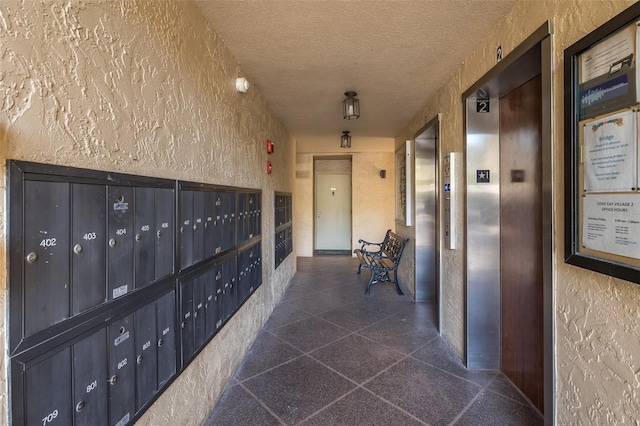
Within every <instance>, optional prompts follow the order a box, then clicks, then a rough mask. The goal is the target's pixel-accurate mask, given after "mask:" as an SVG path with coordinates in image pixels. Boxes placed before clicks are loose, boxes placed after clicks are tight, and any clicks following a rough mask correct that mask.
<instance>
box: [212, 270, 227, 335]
mask: <svg viewBox="0 0 640 426" xmlns="http://www.w3.org/2000/svg"><path fill="white" fill-rule="evenodd" d="M222 269H223V268H222V265H218V266H216V267H215V269H214V271H215V277H214V278H215V283H216V297H215V301H216V306H217V309H216V329H220V327H222V324H224V301H225V297H224V296H225V292H224V279H223V276H222Z"/></svg>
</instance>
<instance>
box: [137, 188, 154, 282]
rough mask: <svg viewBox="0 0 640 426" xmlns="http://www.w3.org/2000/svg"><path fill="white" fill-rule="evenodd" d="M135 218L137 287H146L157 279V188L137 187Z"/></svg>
mask: <svg viewBox="0 0 640 426" xmlns="http://www.w3.org/2000/svg"><path fill="white" fill-rule="evenodd" d="M135 192H136V193H135V196H136V202H135V219H134V235H135V236H134V239H135V242H134V256H135V258H134V259H135V261H134V270H135V283H134V284H135V287H136V288H140V287H145V286H147V285H149V284H151V282H152V281H153V280H154V279H155V275H156V271H155V268H156V266H155V252H156V250H155V238H154V231H155V228H156V225H155V208H156V204H155V189H154V188H136V190H135Z"/></svg>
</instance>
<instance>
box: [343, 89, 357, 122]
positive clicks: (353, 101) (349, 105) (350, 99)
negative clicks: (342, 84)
mask: <svg viewBox="0 0 640 426" xmlns="http://www.w3.org/2000/svg"><path fill="white" fill-rule="evenodd" d="M357 95H358V94H357V93H356V92H351V91H349V92H345V96H346V97H347V99H345V100H344V102H343V104H344V114H342V115H343V117H344V119H345V120H355V119H356V118H358V117H360V101H359V100H358V99H357V98H356V96H357Z"/></svg>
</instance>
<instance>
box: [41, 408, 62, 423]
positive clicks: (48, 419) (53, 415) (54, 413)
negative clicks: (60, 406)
mask: <svg viewBox="0 0 640 426" xmlns="http://www.w3.org/2000/svg"><path fill="white" fill-rule="evenodd" d="M56 417H58V410H53V411H52V412H51V414H49V415H48V416H46V417H45V418H43V419H42V426H45V425H46V424H47V423H51V422H52V421H53V420H54V419H55V418H56Z"/></svg>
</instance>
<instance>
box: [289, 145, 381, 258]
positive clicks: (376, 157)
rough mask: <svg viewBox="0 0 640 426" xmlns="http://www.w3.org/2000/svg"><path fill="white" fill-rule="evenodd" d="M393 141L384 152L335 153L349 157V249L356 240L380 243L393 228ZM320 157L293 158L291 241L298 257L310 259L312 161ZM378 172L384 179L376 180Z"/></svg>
mask: <svg viewBox="0 0 640 426" xmlns="http://www.w3.org/2000/svg"><path fill="white" fill-rule="evenodd" d="M392 146H393V140H389V141H387V144H386V146H385V149H387V151H388V152H349V151H344V152H335V153H333V155H349V154H351V183H352V197H351V201H352V206H351V207H352V218H353V223H352V234H351V240H352V245H353V248H357V247H360V246H359V245H358V239H364V240H367V241H381V240H382V238H383V237H384V233H385V232H386V230H387V229H390V228H391V229H393V228H394V212H393V200H394V198H393V197H394V192H393V191H394V186H393V176H394V174H393V170H394V165H393V153H392V152H391V148H392ZM322 155H330V154H324V153H323V154H321V155H316V154H314V153H309V152H304V153H298V154H297V155H296V164H295V167H296V179H295V190H294V195H293V238H294V247H295V248H296V252H297V254H298V256H306V257H310V256H313V229H314V228H313V226H314V222H313V214H314V212H313V203H314V201H313V195H314V192H313V185H314V183H313V173H314V170H313V159H314V156H315V157H316V158H322ZM380 170H386V171H387V177H386V178H385V179H382V178H381V177H380Z"/></svg>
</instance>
